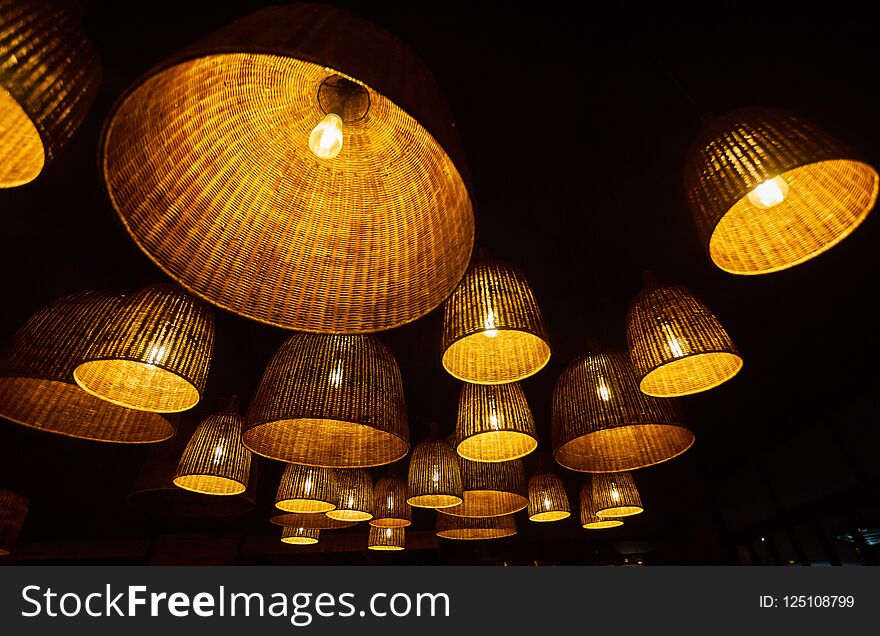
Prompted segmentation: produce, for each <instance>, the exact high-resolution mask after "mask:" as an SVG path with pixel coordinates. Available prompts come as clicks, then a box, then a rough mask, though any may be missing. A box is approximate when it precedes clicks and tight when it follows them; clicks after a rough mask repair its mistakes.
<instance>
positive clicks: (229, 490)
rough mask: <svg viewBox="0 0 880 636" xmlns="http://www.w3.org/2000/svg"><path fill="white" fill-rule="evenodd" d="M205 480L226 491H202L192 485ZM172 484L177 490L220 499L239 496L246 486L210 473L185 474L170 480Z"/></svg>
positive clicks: (235, 480)
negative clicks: (214, 496) (223, 487)
mask: <svg viewBox="0 0 880 636" xmlns="http://www.w3.org/2000/svg"><path fill="white" fill-rule="evenodd" d="M206 478H207V479H208V481H210V482H212V483H216V484H217V485H222V486H225V488H226V489H224V490H223V491H222V492H221V491H216V490H204V489H200V488H198V487H197V486H195V485H194V483H193V482H198V481H199V480H205V479H206ZM172 483H173V484H174V485H175V486H177V487H178V488H182V489H183V490H188V491H190V492H197V493H200V494H202V495H216V496H220V497H224V496H230V495H240V494H242V493H243V492H244V491H246V490H247V484H243V483H242V482H240V481H238V480H237V479H232V478H230V477H221V476H219V475H214V474H212V473H187V474H185V475H177V476H176V477H174V479H173V480H172Z"/></svg>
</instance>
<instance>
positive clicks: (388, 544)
mask: <svg viewBox="0 0 880 636" xmlns="http://www.w3.org/2000/svg"><path fill="white" fill-rule="evenodd" d="M367 548H368V549H369V550H379V551H386V552H389V551H395V550H396V551H400V550H405V549H406V530H405V529H403V528H377V527H375V526H371V527H370V536H369V537H368V538H367Z"/></svg>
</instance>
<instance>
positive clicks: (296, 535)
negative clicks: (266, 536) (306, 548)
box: [281, 526, 321, 545]
mask: <svg viewBox="0 0 880 636" xmlns="http://www.w3.org/2000/svg"><path fill="white" fill-rule="evenodd" d="M320 536H321V531H320V530H317V529H315V528H292V527H289V526H284V527H283V528H282V529H281V542H282V543H287V544H289V545H314V544H316V543H317V542H318V539H319V537H320Z"/></svg>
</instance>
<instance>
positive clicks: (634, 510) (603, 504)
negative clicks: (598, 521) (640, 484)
mask: <svg viewBox="0 0 880 636" xmlns="http://www.w3.org/2000/svg"><path fill="white" fill-rule="evenodd" d="M591 493H592V502H593V510H594V512H595V513H596V516H597V517H600V518H602V519H607V518H609V517H612V518H613V517H629V516H632V515H637V514H639V513H641V512H644V510H645V509H644V508H643V507H642V498H641V497H640V496H639V491H638V489H637V488H636V483H635V481H633V478H632V475H631V474H630V473H597V474H595V475H592V483H591Z"/></svg>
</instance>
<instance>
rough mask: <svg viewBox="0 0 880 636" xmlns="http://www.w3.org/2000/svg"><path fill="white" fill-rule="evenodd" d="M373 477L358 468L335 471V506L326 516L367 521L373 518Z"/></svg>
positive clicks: (339, 519)
mask: <svg viewBox="0 0 880 636" xmlns="http://www.w3.org/2000/svg"><path fill="white" fill-rule="evenodd" d="M374 505H375V502H374V501H373V479H372V477H370V473H368V472H367V471H365V470H363V469H360V468H352V469H348V470H337V471H336V508H335V509H333V510H330V511H328V512H327V516H328V517H330V518H331V519H336V520H338V521H369V520H370V519H372V518H373V510H374Z"/></svg>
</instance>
